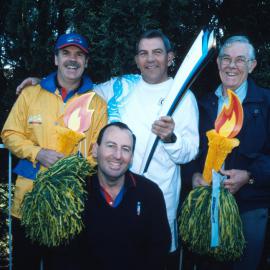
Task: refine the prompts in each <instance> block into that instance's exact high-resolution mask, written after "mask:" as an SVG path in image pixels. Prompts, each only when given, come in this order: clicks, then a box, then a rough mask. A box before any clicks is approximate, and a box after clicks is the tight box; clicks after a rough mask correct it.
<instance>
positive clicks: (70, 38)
mask: <svg viewBox="0 0 270 270" xmlns="http://www.w3.org/2000/svg"><path fill="white" fill-rule="evenodd" d="M67 46H76V47H78V48H80V49H81V50H82V51H84V52H85V53H86V54H88V53H89V44H88V42H87V40H86V39H85V38H84V37H83V36H81V35H79V34H76V33H69V34H63V35H61V36H60V37H59V38H58V39H57V41H56V44H55V47H54V49H55V51H57V50H59V49H63V48H65V47H67Z"/></svg>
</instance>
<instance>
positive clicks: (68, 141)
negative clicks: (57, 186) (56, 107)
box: [56, 92, 95, 155]
mask: <svg viewBox="0 0 270 270" xmlns="http://www.w3.org/2000/svg"><path fill="white" fill-rule="evenodd" d="M94 95H95V93H93V92H91V93H88V94H85V95H81V96H80V97H78V98H76V99H75V100H74V101H72V102H71V103H70V105H69V106H68V107H67V108H66V110H65V112H64V117H63V120H64V124H65V126H66V127H62V126H60V125H59V126H57V127H56V129H57V133H58V138H57V150H58V151H59V152H61V153H63V154H65V155H69V154H71V153H73V152H74V150H75V148H76V146H77V145H78V143H79V142H80V141H81V140H83V139H84V138H85V134H84V133H83V132H85V131H86V130H88V129H89V127H90V123H91V118H92V114H93V112H94V110H89V109H88V108H89V104H90V103H91V101H92V99H93V97H94Z"/></svg>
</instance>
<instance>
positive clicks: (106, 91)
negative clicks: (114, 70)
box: [94, 78, 116, 102]
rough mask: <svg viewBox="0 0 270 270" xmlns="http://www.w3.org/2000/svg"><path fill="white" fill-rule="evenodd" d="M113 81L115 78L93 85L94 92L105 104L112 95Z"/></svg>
mask: <svg viewBox="0 0 270 270" xmlns="http://www.w3.org/2000/svg"><path fill="white" fill-rule="evenodd" d="M115 80H116V78H111V79H110V80H109V81H107V82H105V83H99V84H95V85H94V91H95V92H96V93H97V94H98V95H99V96H100V97H102V98H103V99H104V100H105V101H106V102H108V101H109V100H110V99H111V98H112V97H113V95H114V92H113V85H114V82H115Z"/></svg>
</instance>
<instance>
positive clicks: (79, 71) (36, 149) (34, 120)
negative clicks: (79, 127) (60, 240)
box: [1, 33, 107, 269]
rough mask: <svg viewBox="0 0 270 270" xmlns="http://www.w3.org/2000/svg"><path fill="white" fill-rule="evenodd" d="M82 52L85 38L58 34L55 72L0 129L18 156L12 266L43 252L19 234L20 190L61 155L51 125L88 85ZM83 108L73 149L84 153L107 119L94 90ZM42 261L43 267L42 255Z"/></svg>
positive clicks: (34, 264)
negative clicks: (85, 113) (86, 118)
mask: <svg viewBox="0 0 270 270" xmlns="http://www.w3.org/2000/svg"><path fill="white" fill-rule="evenodd" d="M88 53H89V46H88V43H87V41H86V39H85V38H84V37H82V36H81V35H79V34H76V33H71V34H64V35H62V36H60V37H59V39H58V40H57V42H56V45H55V65H56V66H57V72H55V73H52V74H50V75H49V76H48V77H46V78H44V79H43V80H41V82H40V84H38V85H36V86H31V87H28V88H27V89H26V90H25V91H24V92H23V93H22V94H21V95H20V97H19V98H18V100H17V101H16V103H15V105H14V106H13V108H12V110H11V112H10V114H9V116H8V119H7V121H6V123H5V125H4V128H3V130H2V134H1V137H2V140H3V142H4V144H5V145H6V147H7V148H8V149H9V150H11V151H12V153H13V154H14V155H15V156H17V157H18V158H19V159H20V162H19V164H18V166H17V167H16V169H15V172H16V173H17V174H18V177H17V180H16V186H15V193H14V201H13V205H12V215H13V216H14V217H15V218H14V220H13V225H14V230H13V240H14V247H13V251H14V260H13V264H14V267H13V269H39V267H40V259H41V256H42V255H44V254H45V253H43V250H42V248H41V247H39V246H38V245H36V244H33V243H31V242H30V240H29V239H27V238H25V233H24V231H23V229H22V228H21V226H20V221H19V218H20V217H21V213H20V207H21V203H22V200H23V197H24V194H25V193H26V192H29V191H31V189H32V187H33V181H34V180H35V178H36V174H37V172H38V170H39V168H40V167H43V168H48V167H50V166H52V165H53V164H54V163H55V162H56V161H57V160H59V159H60V158H62V157H63V156H64V155H63V153H61V152H59V151H58V149H57V143H56V141H57V136H58V135H57V126H58V125H63V121H62V120H61V118H62V117H63V112H64V107H65V106H66V107H68V106H69V104H71V102H72V101H73V100H76V97H79V96H81V95H83V94H86V93H89V91H91V90H92V87H93V86H92V82H91V80H90V78H89V77H88V76H85V75H83V72H84V69H85V67H86V66H87V62H88ZM88 109H89V110H93V112H92V116H91V124H90V127H89V129H88V130H87V131H86V132H85V136H86V138H85V140H84V142H83V143H81V144H80V149H79V150H80V151H81V153H82V154H85V155H86V156H87V157H89V158H90V156H91V150H92V146H93V144H94V142H95V141H96V138H97V135H98V133H99V130H100V129H101V128H102V127H103V126H104V125H105V124H106V122H107V114H106V103H105V102H104V101H103V100H102V99H101V98H100V97H99V96H97V95H94V97H93V98H92V101H91V103H90V105H89V108H88ZM76 150H78V148H76ZM90 160H91V159H90ZM43 259H44V258H43ZM44 263H45V269H46V259H44Z"/></svg>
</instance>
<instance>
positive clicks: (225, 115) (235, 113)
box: [215, 89, 243, 138]
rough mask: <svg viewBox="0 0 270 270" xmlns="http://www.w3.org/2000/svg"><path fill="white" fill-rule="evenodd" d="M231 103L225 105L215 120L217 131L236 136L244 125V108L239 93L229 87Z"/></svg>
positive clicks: (223, 134)
mask: <svg viewBox="0 0 270 270" xmlns="http://www.w3.org/2000/svg"><path fill="white" fill-rule="evenodd" d="M227 92H228V96H229V105H228V106H226V105H224V106H223V108H222V110H221V112H220V113H219V115H218V117H217V119H216V121H215V130H216V132H217V133H218V134H219V135H221V136H223V137H227V138H233V137H235V136H236V135H237V134H238V133H239V132H240V130H241V128H242V125H243V108H242V105H241V102H240V100H239V99H238V97H237V95H236V94H235V93H234V92H233V91H231V90H229V89H228V91H227Z"/></svg>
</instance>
